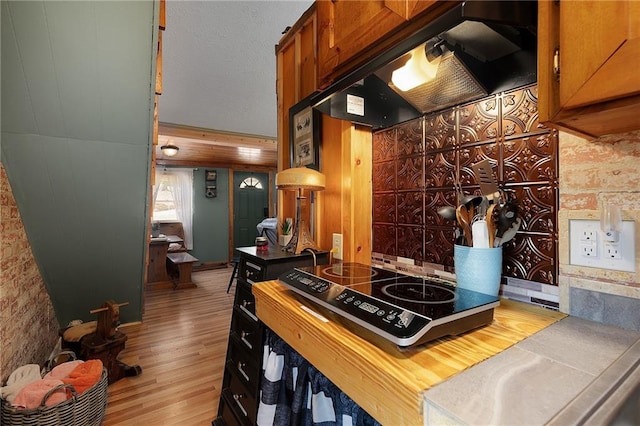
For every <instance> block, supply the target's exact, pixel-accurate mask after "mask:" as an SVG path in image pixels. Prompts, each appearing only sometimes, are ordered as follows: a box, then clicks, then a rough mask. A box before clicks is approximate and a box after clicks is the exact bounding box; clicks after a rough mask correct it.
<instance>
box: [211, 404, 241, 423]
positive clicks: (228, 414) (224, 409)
mask: <svg viewBox="0 0 640 426" xmlns="http://www.w3.org/2000/svg"><path fill="white" fill-rule="evenodd" d="M238 423H239V420H238V419H236V416H235V414H234V412H233V410H232V409H231V406H230V405H229V404H228V403H227V399H226V398H224V397H222V398H220V408H218V417H217V418H216V419H215V420H214V421H213V426H233V425H237V424H238Z"/></svg>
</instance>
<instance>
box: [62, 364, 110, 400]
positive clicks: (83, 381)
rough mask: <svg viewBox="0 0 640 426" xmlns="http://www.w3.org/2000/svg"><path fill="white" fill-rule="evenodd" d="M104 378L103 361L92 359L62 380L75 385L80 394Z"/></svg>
mask: <svg viewBox="0 0 640 426" xmlns="http://www.w3.org/2000/svg"><path fill="white" fill-rule="evenodd" d="M101 376H102V361H100V360H99V359H90V360H87V361H85V362H83V363H82V364H80V365H78V366H77V367H76V368H75V369H74V370H73V371H72V372H71V373H70V374H69V377H66V378H64V379H62V381H63V382H64V383H67V384H70V385H73V387H74V389H75V390H76V392H77V393H78V394H81V393H82V392H84V391H86V390H87V389H89V388H90V387H91V386H93V385H95V384H96V383H98V381H99V380H100V377H101Z"/></svg>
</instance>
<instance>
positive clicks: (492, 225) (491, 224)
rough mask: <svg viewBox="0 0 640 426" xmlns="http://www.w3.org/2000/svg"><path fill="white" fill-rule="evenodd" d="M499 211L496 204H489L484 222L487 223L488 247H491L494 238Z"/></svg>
mask: <svg viewBox="0 0 640 426" xmlns="http://www.w3.org/2000/svg"><path fill="white" fill-rule="evenodd" d="M499 211H500V207H498V205H497V204H490V205H489V208H488V209H487V215H486V216H485V220H486V221H487V233H488V235H489V247H493V244H494V240H495V238H496V217H494V216H497V215H498V213H499Z"/></svg>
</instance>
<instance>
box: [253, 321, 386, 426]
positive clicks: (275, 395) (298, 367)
mask: <svg viewBox="0 0 640 426" xmlns="http://www.w3.org/2000/svg"><path fill="white" fill-rule="evenodd" d="M264 351H265V353H264V359H265V362H264V365H263V376H262V382H261V392H260V393H261V395H260V404H259V406H258V419H257V423H258V425H259V426H267V425H276V426H284V425H287V426H288V425H314V426H333V425H335V426H342V425H345V426H346V425H353V426H378V425H380V423H378V422H377V421H376V420H374V419H373V417H371V416H370V415H369V414H368V413H367V412H366V411H364V410H363V409H362V408H361V407H360V406H358V405H357V404H356V403H355V402H354V401H353V400H352V399H351V398H349V397H348V396H347V395H346V394H345V393H344V392H342V391H341V390H340V389H339V388H338V387H337V386H336V385H334V384H333V383H332V382H331V381H330V380H329V379H328V378H327V377H326V376H324V375H323V374H322V373H320V372H319V371H318V370H317V369H316V368H315V367H313V366H312V365H311V364H310V363H309V362H308V361H307V360H305V359H304V358H303V357H302V356H301V355H300V354H298V353H297V352H296V351H295V350H293V348H291V347H290V346H289V345H288V344H287V343H286V342H284V340H282V339H281V338H280V337H279V336H278V335H276V334H275V333H273V332H272V331H271V330H267V333H266V341H265V346H264Z"/></svg>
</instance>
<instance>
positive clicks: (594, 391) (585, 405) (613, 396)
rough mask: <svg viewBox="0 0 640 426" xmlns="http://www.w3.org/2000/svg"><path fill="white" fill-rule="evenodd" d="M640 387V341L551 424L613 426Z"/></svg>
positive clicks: (552, 420)
mask: <svg viewBox="0 0 640 426" xmlns="http://www.w3.org/2000/svg"><path fill="white" fill-rule="evenodd" d="M638 387H640V340H638V341H637V342H636V343H635V344H633V345H632V346H631V347H630V348H629V349H627V351H626V352H624V353H623V354H622V355H621V356H620V357H619V358H618V359H617V360H616V361H615V362H614V363H613V364H611V366H609V367H608V368H607V369H606V370H605V371H603V372H602V374H600V375H599V376H598V377H597V378H596V379H595V380H594V381H593V382H591V384H590V385H589V386H587V387H586V388H585V389H584V390H583V391H582V392H580V394H578V396H577V397H576V398H575V399H574V400H573V401H571V402H570V403H569V404H568V405H567V406H566V407H565V408H564V409H563V410H562V411H560V412H559V413H558V414H557V415H556V416H555V417H553V418H552V419H551V420H550V421H549V423H548V424H549V425H567V424H585V423H586V422H589V423H591V424H611V423H612V421H613V419H614V418H615V416H616V415H617V414H618V412H619V411H620V409H621V408H622V407H623V406H624V404H625V403H626V402H627V400H628V398H629V396H630V395H631V394H632V393H633V392H634V391H636V390H637V389H638Z"/></svg>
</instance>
